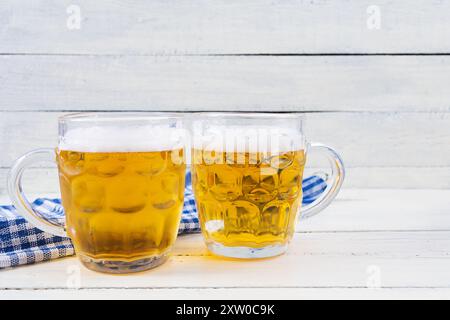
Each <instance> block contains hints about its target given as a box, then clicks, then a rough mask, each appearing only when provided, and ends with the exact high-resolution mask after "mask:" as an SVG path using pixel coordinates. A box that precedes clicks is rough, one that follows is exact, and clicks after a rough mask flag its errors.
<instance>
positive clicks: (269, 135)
mask: <svg viewBox="0 0 450 320" xmlns="http://www.w3.org/2000/svg"><path fill="white" fill-rule="evenodd" d="M193 119H194V120H193V122H192V133H193V134H192V178H193V189H194V193H195V199H196V203H197V209H198V212H199V218H200V223H201V228H202V232H203V236H204V239H205V242H206V245H207V247H208V249H209V250H210V251H211V252H212V253H214V254H217V255H220V256H225V257H233V258H265V257H272V256H276V255H280V254H282V253H284V252H285V251H286V249H287V246H288V243H289V241H290V240H291V238H292V236H293V233H294V229H295V225H296V222H297V219H298V214H299V213H300V214H301V216H302V217H310V216H312V215H314V214H316V213H318V212H319V211H321V210H322V209H324V208H325V207H326V206H328V205H329V204H330V202H331V201H332V200H333V199H334V198H335V197H336V195H337V193H338V192H339V189H340V187H341V185H342V182H343V179H344V165H343V162H342V160H341V158H340V157H339V155H338V154H337V153H336V152H335V151H334V150H333V149H331V148H330V147H327V146H324V145H319V144H308V143H306V140H305V137H304V135H303V131H302V117H301V116H300V115H299V114H295V113H290V114H289V113H288V114H269V113H202V114H197V115H196V116H194V117H193ZM312 152H314V153H316V152H317V153H320V154H321V155H323V156H324V157H326V158H327V159H328V160H329V162H330V165H331V169H332V177H331V179H330V180H331V182H330V183H329V184H328V186H327V188H326V190H325V192H324V193H323V194H322V195H321V196H320V197H319V198H318V199H317V200H316V201H315V202H313V203H311V204H309V205H307V206H304V207H303V208H300V207H301V204H302V176H303V169H304V166H305V161H306V158H307V155H308V154H310V153H312Z"/></svg>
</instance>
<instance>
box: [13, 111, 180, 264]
mask: <svg viewBox="0 0 450 320" xmlns="http://www.w3.org/2000/svg"><path fill="white" fill-rule="evenodd" d="M184 138H185V137H184V129H183V120H182V116H180V115H176V114H170V113H155V114H150V113H138V114H132V113H87V114H86V113H85V114H83V113H80V114H74V115H68V116H63V117H61V118H59V145H58V147H57V149H56V150H54V149H39V150H35V151H32V152H30V153H28V154H26V155H24V156H23V157H22V158H20V159H18V160H17V162H16V163H15V164H14V166H13V168H12V169H11V171H10V174H9V179H8V189H9V194H10V197H11V200H12V202H13V204H14V205H15V206H16V208H17V210H18V212H19V213H20V214H21V215H22V216H23V217H25V218H26V219H27V220H28V221H29V222H30V223H32V224H34V225H35V226H36V227H37V228H39V229H41V230H43V231H46V232H48V233H51V234H54V235H57V236H61V237H66V236H69V237H70V238H71V239H72V241H73V244H74V247H75V251H76V253H77V255H78V257H79V259H80V260H81V262H82V263H83V264H84V265H85V266H86V267H87V268H89V269H92V270H95V271H100V272H107V273H128V272H136V271H142V270H146V269H150V268H153V267H156V266H158V265H160V264H161V263H163V262H164V261H165V260H166V259H167V257H168V254H169V251H170V249H171V247H172V245H173V244H174V242H175V239H176V237H177V233H178V226H179V222H180V217H181V211H182V208H183V198H184V183H185V169H186V165H185V161H184V145H185V141H184ZM55 157H56V162H57V165H58V171H59V181H60V189H61V198H62V205H63V207H64V211H65V216H66V225H65V227H63V226H60V225H58V224H56V223H55V221H53V220H52V219H49V218H48V217H43V216H40V215H39V213H38V212H36V211H34V210H33V208H32V206H31V204H30V202H29V201H28V200H27V198H26V197H25V195H24V193H23V192H22V183H21V180H22V174H23V172H24V170H25V169H26V168H27V167H28V166H29V165H31V164H33V163H35V162H38V161H48V160H50V161H54V160H55Z"/></svg>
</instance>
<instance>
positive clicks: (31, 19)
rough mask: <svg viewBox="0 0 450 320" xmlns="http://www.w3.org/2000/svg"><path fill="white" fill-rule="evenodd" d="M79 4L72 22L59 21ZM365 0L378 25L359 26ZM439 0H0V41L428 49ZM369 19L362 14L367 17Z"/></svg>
mask: <svg viewBox="0 0 450 320" xmlns="http://www.w3.org/2000/svg"><path fill="white" fill-rule="evenodd" d="M71 4H76V5H78V6H79V7H80V9H81V18H82V21H81V29H80V30H70V29H68V28H67V27H66V24H67V23H66V22H67V18H68V17H69V14H68V13H67V11H66V10H67V8H68V7H69V5H71ZM373 6H377V9H376V10H379V12H380V28H379V29H374V28H368V20H369V22H370V17H373V12H374V11H373V10H374V9H373ZM449 10H450V2H449V1H448V0H440V1H428V0H414V1H409V0H408V1H406V0H400V1H390V0H351V1H348V0H313V1H303V0H290V1H282V0H245V1H238V0H232V1H224V0H213V1H189V0H178V1H170V2H167V1H164V0H154V1H146V0H137V1H136V0H133V1H130V0H116V1H90V0H78V1H76V2H73V1H57V0H34V1H32V2H30V1H27V0H3V1H2V6H1V7H0V43H1V46H0V48H1V49H0V50H1V52H6V53H38V54H48V53H51V54H150V55H162V54H163V55H167V54H217V53H222V54H223V53H226V54H260V53H272V54H273V53H278V54H279V53H288V54H292V53H338V54H341V53H417V52H423V53H436V52H449V51H450V42H449V41H448V39H449V38H450V21H449V19H448V12H449ZM369 24H370V23H369Z"/></svg>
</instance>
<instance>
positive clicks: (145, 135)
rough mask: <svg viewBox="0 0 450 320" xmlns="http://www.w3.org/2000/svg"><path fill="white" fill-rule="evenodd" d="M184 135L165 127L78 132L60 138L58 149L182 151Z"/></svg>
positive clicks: (118, 128) (137, 127)
mask: <svg viewBox="0 0 450 320" xmlns="http://www.w3.org/2000/svg"><path fill="white" fill-rule="evenodd" d="M184 136H185V133H184V131H183V130H182V129H179V128H168V127H164V126H154V125H152V126H150V125H149V126H124V127H121V126H118V125H116V126H97V127H89V128H76V129H71V130H68V131H67V132H65V134H64V135H63V136H62V137H61V138H60V141H59V149H60V150H71V151H82V152H146V151H164V150H176V149H180V148H182V147H183V143H184Z"/></svg>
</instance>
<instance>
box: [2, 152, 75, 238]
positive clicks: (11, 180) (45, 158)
mask: <svg viewBox="0 0 450 320" xmlns="http://www.w3.org/2000/svg"><path fill="white" fill-rule="evenodd" d="M49 161H50V162H54V161H55V150H53V149H37V150H34V151H31V152H29V153H27V154H25V155H24V156H22V157H20V158H19V159H17V161H16V162H15V163H14V165H13V167H12V168H11V170H10V172H9V175H8V193H9V197H10V198H11V201H12V203H13V205H14V206H15V207H16V210H17V212H18V213H19V214H20V215H21V216H22V217H24V218H25V219H26V220H27V221H28V222H29V223H31V224H32V225H34V226H35V227H36V228H38V229H40V230H42V231H45V232H48V233H51V234H53V235H55V236H60V237H67V234H66V231H65V229H64V227H62V226H60V225H58V224H56V223H54V222H52V221H50V220H49V219H47V218H45V217H43V216H42V215H40V214H39V213H38V212H37V211H36V210H34V209H33V207H32V205H31V203H30V202H29V201H28V200H27V198H26V197H25V194H24V192H23V188H22V176H23V173H24V171H25V169H27V167H29V166H30V165H31V164H33V163H36V162H49Z"/></svg>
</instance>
